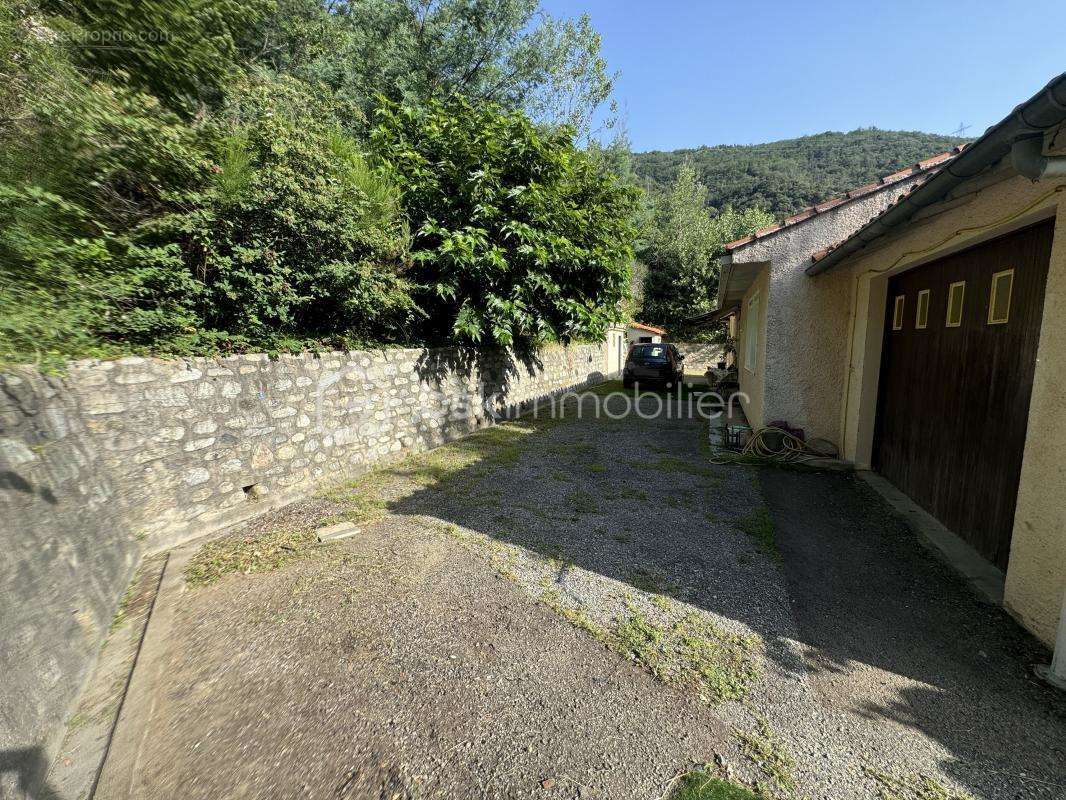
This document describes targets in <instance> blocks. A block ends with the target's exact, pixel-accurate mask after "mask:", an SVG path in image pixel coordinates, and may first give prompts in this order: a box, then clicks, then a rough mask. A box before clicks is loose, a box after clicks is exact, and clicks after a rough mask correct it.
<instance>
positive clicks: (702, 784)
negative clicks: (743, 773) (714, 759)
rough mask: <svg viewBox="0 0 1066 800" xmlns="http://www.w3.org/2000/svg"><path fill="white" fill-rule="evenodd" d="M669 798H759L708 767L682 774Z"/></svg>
mask: <svg viewBox="0 0 1066 800" xmlns="http://www.w3.org/2000/svg"><path fill="white" fill-rule="evenodd" d="M669 800H760V798H759V795H757V794H754V793H753V792H751V791H750V790H749V789H745V788H744V787H743V786H738V785H737V784H735V783H731V782H729V781H726V780H723V779H722V778H720V777H718V776H717V775H715V774H714V772H713V771H711V770H710V769H709V768H704V769H694V770H691V771H689V772H686V773H685V774H684V775H682V776H681V777H680V778H679V779H678V782H677V785H676V786H675V787H674V790H673V791H672V792H671V793H670V795H669Z"/></svg>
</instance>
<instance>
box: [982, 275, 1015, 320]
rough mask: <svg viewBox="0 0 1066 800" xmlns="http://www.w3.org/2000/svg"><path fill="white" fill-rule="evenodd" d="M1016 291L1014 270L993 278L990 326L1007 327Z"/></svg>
mask: <svg viewBox="0 0 1066 800" xmlns="http://www.w3.org/2000/svg"><path fill="white" fill-rule="evenodd" d="M1013 290H1014V270H1012V269H1006V270H1003V272H997V273H996V274H995V275H993V276H992V292H991V295H990V296H989V298H988V324H989V325H1005V324H1006V323H1007V320H1009V319H1010V299H1011V292H1012V291H1013Z"/></svg>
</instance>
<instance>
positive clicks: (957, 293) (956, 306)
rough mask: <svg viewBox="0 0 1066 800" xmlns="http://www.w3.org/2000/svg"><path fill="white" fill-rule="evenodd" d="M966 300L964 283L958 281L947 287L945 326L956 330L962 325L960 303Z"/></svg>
mask: <svg viewBox="0 0 1066 800" xmlns="http://www.w3.org/2000/svg"><path fill="white" fill-rule="evenodd" d="M965 299H966V281H958V282H956V283H953V284H951V285H950V286H949V287H948V317H947V322H946V323H945V325H946V326H947V327H948V328H958V327H960V326H961V325H962V303H963V301H964V300H965Z"/></svg>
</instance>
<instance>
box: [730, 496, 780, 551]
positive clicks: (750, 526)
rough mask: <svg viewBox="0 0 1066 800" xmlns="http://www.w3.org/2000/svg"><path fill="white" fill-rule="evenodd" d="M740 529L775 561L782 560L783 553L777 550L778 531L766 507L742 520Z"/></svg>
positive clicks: (758, 509)
mask: <svg viewBox="0 0 1066 800" xmlns="http://www.w3.org/2000/svg"><path fill="white" fill-rule="evenodd" d="M740 529H741V530H742V531H744V533H746V534H748V536H750V537H751V538H752V539H753V540H754V541H755V544H756V546H758V548H759V549H760V550H761V551H762V552H763V553H765V554H766V555H768V556H770V558H772V559H774V560H775V561H780V560H781V551H780V550H778V549H777V530H776V529H775V528H774V520H773V518H772V517H771V516H770V509H768V508H766V506H762V507H760V508H757V509H755V510H754V511H753V512H751V513H750V514H748V516H746V517H743V518H742V519H741V520H740Z"/></svg>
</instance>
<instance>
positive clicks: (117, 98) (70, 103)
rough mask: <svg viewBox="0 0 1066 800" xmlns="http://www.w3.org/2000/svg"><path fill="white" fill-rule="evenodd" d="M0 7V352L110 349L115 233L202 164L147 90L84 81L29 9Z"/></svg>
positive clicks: (35, 355) (118, 270)
mask: <svg viewBox="0 0 1066 800" xmlns="http://www.w3.org/2000/svg"><path fill="white" fill-rule="evenodd" d="M30 11H31V7H29V6H27V5H23V4H20V5H18V6H12V5H5V6H4V7H3V8H2V9H0V25H2V26H3V28H4V33H5V34H6V35H7V38H6V39H5V47H4V48H3V52H2V53H0V57H2V58H3V59H4V63H3V65H2V67H3V72H4V73H5V74H6V75H12V76H14V77H15V80H13V81H12V82H11V83H10V84H8V91H6V92H5V93H4V98H3V104H4V110H5V111H6V117H5V120H4V124H3V125H2V127H0V278H2V282H0V360H17V361H38V362H53V361H57V360H61V359H62V358H63V357H65V356H68V355H105V354H108V353H110V352H113V348H112V347H110V346H109V344H108V343H107V342H106V341H103V340H101V338H100V331H101V328H102V327H104V326H106V325H107V324H108V320H109V319H111V318H113V317H114V316H116V315H117V314H118V313H119V307H118V306H117V305H116V303H117V301H118V300H119V299H120V298H121V297H122V295H123V294H124V292H125V291H126V286H125V280H124V279H125V274H124V258H125V256H126V254H127V251H128V242H127V241H126V239H125V236H124V231H125V230H127V229H128V228H130V227H131V226H134V225H136V224H137V223H138V222H139V221H140V220H143V219H145V218H147V217H149V216H151V215H152V214H154V213H157V212H158V210H159V209H160V208H162V207H164V206H165V204H166V202H167V196H168V193H169V191H170V189H169V187H172V186H175V185H178V186H180V185H182V184H184V183H188V182H189V181H191V180H194V179H195V176H196V175H197V173H198V171H199V170H200V169H201V168H202V163H201V162H202V159H201V157H200V156H199V154H198V152H197V150H196V147H195V142H194V139H195V137H194V136H193V133H192V132H191V131H190V130H189V129H188V128H186V127H185V126H182V125H180V124H179V123H178V120H177V118H176V117H174V116H173V115H171V114H169V113H168V112H166V111H165V110H164V109H162V108H161V106H160V104H159V102H158V100H156V99H155V98H154V97H152V96H150V95H146V94H143V93H140V92H136V91H132V90H129V89H124V88H122V87H118V86H114V85H111V84H107V83H99V82H91V81H89V80H88V79H86V78H85V77H84V76H83V75H82V74H81V73H80V72H78V71H77V70H76V69H74V67H73V66H72V64H71V63H70V61H69V59H68V57H67V53H66V51H65V50H64V48H63V47H62V46H61V44H60V41H59V40H58V39H57V37H55V36H54V35H52V34H51V32H50V31H49V30H48V29H47V28H44V27H42V26H41V25H40V24H39V22H38V21H37V20H36V19H35V18H34V17H33V16H32V14H31V13H30Z"/></svg>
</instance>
